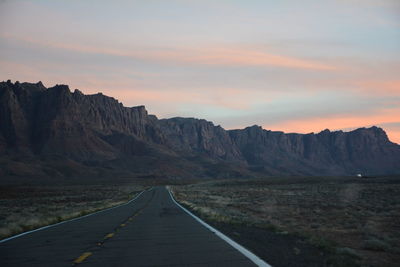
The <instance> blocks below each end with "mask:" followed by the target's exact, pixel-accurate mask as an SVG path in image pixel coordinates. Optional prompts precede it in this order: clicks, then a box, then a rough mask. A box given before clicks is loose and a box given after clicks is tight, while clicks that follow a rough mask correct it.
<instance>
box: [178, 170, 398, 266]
mask: <svg viewBox="0 0 400 267" xmlns="http://www.w3.org/2000/svg"><path fill="white" fill-rule="evenodd" d="M172 189H173V192H174V195H175V197H176V198H177V199H178V200H179V201H180V202H181V203H183V204H184V205H185V206H186V207H188V208H189V209H190V210H192V211H193V212H195V213H196V214H198V215H199V216H201V217H202V218H204V219H205V220H206V221H208V222H210V223H211V224H214V225H215V226H217V227H218V228H219V229H221V230H222V231H225V232H226V233H227V234H228V235H229V236H231V237H232V238H234V239H237V240H238V241H239V242H241V243H242V244H244V245H245V246H247V247H249V248H250V249H251V250H253V251H254V252H256V254H258V255H259V256H261V257H263V258H264V259H265V260H266V261H267V262H269V263H270V264H272V265H273V266H293V265H291V264H293V262H294V261H297V262H298V266H323V265H325V266H357V265H359V266H393V267H394V266H398V263H399V262H400V177H379V178H351V177H335V178H333V177H276V178H265V179H262V180H261V179H260V180H221V181H208V182H205V183H198V184H193V185H185V186H173V187H172ZM271 261H272V262H271ZM285 261H286V262H287V263H285Z"/></svg>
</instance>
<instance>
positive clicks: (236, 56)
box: [1, 34, 337, 71]
mask: <svg viewBox="0 0 400 267" xmlns="http://www.w3.org/2000/svg"><path fill="white" fill-rule="evenodd" d="M1 37H2V38H6V39H12V40H17V41H22V42H26V43H31V44H34V45H39V46H44V47H50V48H56V49H64V50H69V51H76V52H83V53H95V54H96V53H98V54H107V55H113V56H119V57H127V58H133V59H144V60H153V61H165V62H172V63H186V64H187V63H190V64H202V65H224V66H275V67H283V68H295V69H312V70H320V71H326V70H335V69H336V68H337V67H335V66H332V65H328V64H325V63H321V62H319V61H316V60H311V59H302V58H297V57H292V56H284V55H277V54H271V53H265V52H263V51H258V50H254V49H250V48H247V49H246V48H225V47H223V48H222V47H209V46H208V47H201V48H176V49H171V48H164V49H160V48H158V49H148V48H143V47H135V48H130V49H116V48H110V47H101V46H89V45H82V44H71V43H65V42H63V43H61V42H54V41H53V42H48V41H44V40H36V39H32V38H28V37H19V36H18V37H17V36H13V35H10V34H2V35H1Z"/></svg>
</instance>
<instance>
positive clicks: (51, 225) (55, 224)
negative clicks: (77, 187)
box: [0, 187, 153, 244]
mask: <svg viewBox="0 0 400 267" xmlns="http://www.w3.org/2000/svg"><path fill="white" fill-rule="evenodd" d="M151 189H153V187H152V188H150V189H147V190H143V191H142V192H140V193H139V194H138V195H137V196H136V197H134V198H132V199H131V200H129V201H128V202H126V203H123V204H121V205H118V206H115V207H111V208H108V209H104V210H99V211H96V212H93V213H90V214H86V215H84V216H80V217H76V218H73V219H69V220H66V221H62V222H58V223H54V224H50V225H46V226H43V227H40V228H37V229H34V230H30V231H27V232H23V233H20V234H17V235H13V236H10V237H7V238H5V239H2V240H0V244H1V243H4V242H6V241H9V240H11V239H14V238H17V237H20V236H24V235H27V234H30V233H33V232H37V231H41V230H44V229H47V228H50V227H54V226H57V225H60V224H63V223H67V222H72V221H76V220H80V219H83V218H85V217H89V216H92V215H95V214H97V213H100V212H104V211H108V210H112V209H115V208H119V207H121V206H125V205H128V204H129V203H131V202H132V201H135V200H136V199H137V198H138V197H140V195H141V194H143V193H144V192H145V191H150V190H151Z"/></svg>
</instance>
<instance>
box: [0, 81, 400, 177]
mask: <svg viewBox="0 0 400 267" xmlns="http://www.w3.org/2000/svg"><path fill="white" fill-rule="evenodd" d="M25 156H27V157H30V159H29V162H32V159H34V160H38V161H41V162H42V163H43V164H44V165H46V164H48V162H50V161H51V160H55V161H57V159H58V161H57V164H58V165H57V166H64V165H65V164H64V163H65V162H67V161H68V162H69V163H68V164H69V165H68V166H75V165H76V164H83V165H82V166H86V167H88V166H89V167H90V166H100V167H102V168H111V169H118V170H127V171H129V172H139V171H140V172H141V173H143V172H146V170H149V171H150V172H158V173H162V175H167V176H168V175H172V174H173V176H174V177H175V176H176V177H178V176H186V175H192V176H197V177H198V176H220V177H226V176H229V175H233V176H235V175H236V176H240V175H242V174H243V173H245V174H246V175H248V174H251V173H252V174H254V173H255V174H256V175H258V174H260V173H261V174H263V175H265V174H269V175H281V174H286V175H287V174H289V175H293V174H294V175H354V174H356V173H362V174H367V175H375V174H394V173H399V172H400V146H399V145H397V144H394V143H392V142H390V141H389V139H388V137H387V135H386V133H385V132H384V131H383V130H382V129H381V128H377V127H371V128H361V129H357V130H354V131H351V132H342V131H336V132H330V131H329V130H324V131H322V132H320V133H318V134H314V133H310V134H285V133H283V132H276V131H268V130H264V129H262V128H261V127H260V126H252V127H247V128H245V129H240V130H229V131H226V130H224V129H223V128H222V127H220V126H215V125H214V124H213V123H212V122H209V121H206V120H199V119H194V118H171V119H162V120H158V119H157V118H156V117H155V116H153V115H149V114H148V113H147V111H146V109H145V107H144V106H138V107H132V108H128V107H124V106H123V105H122V104H121V103H119V102H118V101H117V100H116V99H114V98H112V97H108V96H104V95H102V94H101V93H99V94H95V95H84V94H82V93H81V92H80V91H79V90H75V91H74V92H71V91H70V89H69V87H68V86H67V85H56V86H54V87H51V88H46V87H44V86H43V84H42V83H41V82H38V83H36V84H32V83H18V82H16V83H11V82H10V81H7V82H1V83H0V161H1V159H2V158H10V157H13V158H14V159H16V160H17V161H18V160H19V159H21V158H22V157H25ZM71 162H73V163H71ZM13 164H14V163H13ZM63 164H64V165H63ZM11 165H12V164H11ZM13 166H14V165H13ZM18 166H20V165H18ZM86 167H85V168H86ZM55 168H64V169H68V168H70V167H65V166H64V167H55ZM37 169H38V168H37V166H36V167H35V168H34V170H35V171H32V172H36V170H37ZM42 169H46V168H45V167H43V168H42ZM193 170H196V171H193ZM248 170H249V171H248ZM56 171H58V169H57V170H56ZM0 173H7V171H4V170H0ZM52 173H53V172H52Z"/></svg>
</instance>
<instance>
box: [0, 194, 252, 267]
mask: <svg viewBox="0 0 400 267" xmlns="http://www.w3.org/2000/svg"><path fill="white" fill-rule="evenodd" d="M74 265H77V266H80V265H82V266H256V265H255V264H254V263H253V262H252V261H251V260H249V259H248V258H247V257H246V256H244V255H243V254H242V253H241V252H239V251H238V250H237V249H235V248H233V247H232V246H231V245H229V244H228V243H227V242H225V241H224V240H222V239H221V238H220V237H218V236H217V234H215V233H214V232H212V231H210V230H209V229H207V228H206V227H204V226H203V225H202V224H200V223H199V222H198V221H197V220H196V219H194V218H193V217H191V216H190V215H188V214H187V213H185V212H184V211H183V210H182V209H181V208H180V207H178V206H177V204H175V203H174V201H173V200H172V199H171V197H170V195H169V193H168V191H167V190H166V189H165V188H164V187H156V188H153V189H151V190H148V191H145V192H143V193H142V194H141V195H140V196H139V197H138V198H137V199H136V200H134V201H132V202H130V203H128V204H126V205H124V206H120V207H117V208H114V209H110V210H107V211H104V212H100V213H96V214H94V215H91V216H87V217H84V218H81V219H78V220H74V221H69V222H66V223H63V224H59V225H56V226H53V227H49V228H47V229H44V230H40V231H36V232H32V233H30V234H27V235H23V236H20V237H17V238H14V239H11V240H8V241H6V242H3V243H0V266H2V267H5V266H18V267H22V266H74Z"/></svg>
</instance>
